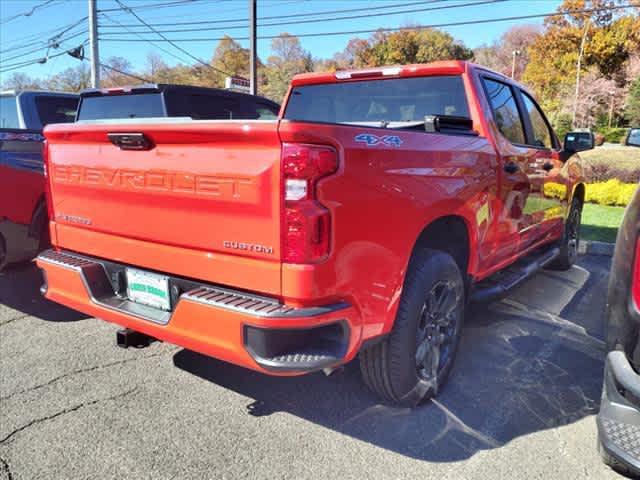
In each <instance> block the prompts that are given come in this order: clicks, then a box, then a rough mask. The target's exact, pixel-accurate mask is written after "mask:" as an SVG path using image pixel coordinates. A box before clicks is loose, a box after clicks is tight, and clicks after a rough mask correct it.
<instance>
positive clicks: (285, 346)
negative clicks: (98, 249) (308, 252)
mask: <svg viewBox="0 0 640 480" xmlns="http://www.w3.org/2000/svg"><path fill="white" fill-rule="evenodd" d="M38 261H41V262H43V263H49V264H52V265H56V266H59V267H63V268H65V269H69V270H73V271H75V272H77V273H78V274H79V276H80V278H81V280H82V283H83V284H84V287H85V289H86V291H87V293H88V295H89V297H90V299H91V302H92V303H94V304H96V305H98V306H100V307H104V308H107V309H110V310H114V311H116V312H119V313H122V314H125V315H130V316H133V317H135V318H138V319H142V320H146V321H149V322H152V323H155V324H159V325H163V326H165V325H166V326H168V325H170V321H171V318H172V315H173V314H174V312H175V310H176V308H177V305H178V303H179V302H182V301H186V302H189V303H197V304H200V305H203V306H207V307H214V308H220V309H224V310H227V311H232V312H234V313H236V314H240V315H245V316H246V317H247V322H248V324H247V325H245V330H244V334H243V336H244V343H245V345H244V346H245V349H246V350H247V351H248V353H249V354H250V355H251V356H252V357H253V359H254V361H256V362H257V363H258V364H259V365H260V366H261V367H263V368H264V369H266V370H272V371H312V370H319V369H322V368H327V367H331V366H334V365H337V364H339V363H341V362H342V361H343V358H344V355H345V354H346V352H347V346H348V344H349V339H350V335H349V326H348V324H347V322H346V321H344V320H346V318H347V317H348V316H350V315H353V311H352V308H351V306H350V305H349V304H348V303H344V302H340V303H335V304H330V305H324V306H317V307H306V308H294V307H290V306H287V305H284V304H282V303H280V302H278V300H276V299H273V298H269V297H262V296H258V295H254V294H250V293H246V292H241V291H235V290H232V289H229V288H226V287H219V286H217V285H216V286H213V285H209V284H202V283H199V282H195V281H192V280H186V279H182V278H178V277H170V282H175V283H174V284H175V285H176V286H179V287H180V291H181V292H183V293H181V294H180V295H179V297H178V298H177V299H176V303H174V304H173V308H172V311H164V310H160V309H157V308H154V307H148V306H146V305H141V304H139V303H135V302H132V301H131V300H128V299H127V298H126V296H125V295H123V294H121V295H118V294H116V290H118V289H117V288H114V285H113V284H112V282H111V281H110V276H114V273H116V275H115V276H117V273H119V272H121V271H123V270H124V268H125V265H121V264H116V263H114V262H109V261H106V260H101V259H95V258H90V257H85V256H83V255H79V254H76V253H72V252H63V251H54V250H47V251H45V252H42V253H41V254H40V255H39V256H38ZM47 288H48V286H47V284H46V275H45V285H44V286H43V288H42V291H43V293H46V292H47ZM119 291H122V290H119ZM339 311H340V312H344V314H342V313H337V312H339ZM211 316H212V319H215V316H216V314H215V310H212V313H211ZM320 316H322V317H323V318H324V317H326V318H327V322H331V321H333V323H328V324H327V325H324V326H323V325H322V324H321V325H319V326H313V327H311V326H308V327H305V326H304V325H305V322H304V321H303V320H304V319H305V318H309V319H310V320H314V319H312V318H311V317H320ZM251 318H254V319H255V321H256V322H264V321H266V320H270V319H273V320H278V319H280V320H283V319H286V320H288V319H291V320H294V321H295V319H300V322H294V323H291V327H293V328H283V327H282V326H278V327H270V328H264V327H258V326H255V327H253V326H251V323H252V320H251ZM257 325H259V323H258V324H257ZM294 325H296V326H295V327H294ZM250 330H251V331H252V332H253V336H252V337H251V338H253V339H256V340H258V341H257V342H256V343H255V344H252V343H251V342H250V340H251V338H250V337H249V335H248V332H249V331H250ZM261 331H264V334H263V335H262V337H260V338H258V337H257V336H256V332H258V333H259V332H261ZM265 335H266V336H265Z"/></svg>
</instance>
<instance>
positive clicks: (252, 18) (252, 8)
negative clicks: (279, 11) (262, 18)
mask: <svg viewBox="0 0 640 480" xmlns="http://www.w3.org/2000/svg"><path fill="white" fill-rule="evenodd" d="M256 13H257V12H256V0H249V93H251V95H257V93H258V65H257V63H258V62H257V59H258V55H257V53H256V44H257V41H256V40H257V39H256V30H257V29H256V17H257V15H256Z"/></svg>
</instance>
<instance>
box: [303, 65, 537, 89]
mask: <svg viewBox="0 0 640 480" xmlns="http://www.w3.org/2000/svg"><path fill="white" fill-rule="evenodd" d="M470 69H481V70H485V71H487V72H490V73H492V74H493V75H496V76H498V77H500V78H501V79H502V80H504V81H505V82H508V83H513V84H516V85H518V86H520V87H522V88H523V89H524V90H527V91H528V89H527V88H526V87H525V86H523V85H521V84H519V83H518V82H515V81H514V80H512V79H511V78H509V77H507V76H505V75H503V74H502V73H500V72H496V71H495V70H492V69H490V68H488V67H484V66H482V65H478V64H475V63H473V62H469V61H466V60H442V61H438V62H431V63H418V64H410V65H385V66H381V67H368V68H360V69H354V70H338V71H336V72H313V73H301V74H298V75H296V76H294V77H293V79H292V80H291V86H293V87H298V86H303V85H315V84H322V83H337V82H340V81H344V80H364V79H374V78H381V77H382V78H384V77H387V78H398V77H400V78H402V77H421V76H427V75H460V74H462V73H464V72H466V71H468V70H470Z"/></svg>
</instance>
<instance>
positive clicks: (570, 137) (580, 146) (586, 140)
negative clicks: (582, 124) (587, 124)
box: [564, 132, 596, 153]
mask: <svg viewBox="0 0 640 480" xmlns="http://www.w3.org/2000/svg"><path fill="white" fill-rule="evenodd" d="M595 145H596V138H595V135H594V134H593V133H591V132H569V133H567V134H566V135H565V136H564V151H565V152H567V153H569V152H570V153H576V152H583V151H585V150H591V149H592V148H593V147H595Z"/></svg>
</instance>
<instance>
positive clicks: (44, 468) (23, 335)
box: [0, 256, 619, 480]
mask: <svg viewBox="0 0 640 480" xmlns="http://www.w3.org/2000/svg"><path fill="white" fill-rule="evenodd" d="M609 261H610V259H609V257H604V256H585V257H582V259H581V260H580V262H579V265H577V266H575V267H574V268H572V269H571V270H570V271H568V272H554V271H545V272H542V273H540V274H538V275H537V276H536V277H534V278H533V279H531V280H530V281H528V282H527V283H526V284H524V285H523V286H522V287H520V288H519V289H517V290H516V291H514V292H513V293H512V294H511V295H509V296H508V297H507V298H505V299H504V300H502V301H500V302H496V303H493V304H491V305H488V306H477V305H475V306H472V307H471V309H470V312H469V314H468V316H467V319H466V326H465V329H464V333H463V339H462V343H461V346H460V352H459V354H458V359H457V361H456V364H455V367H454V370H453V372H452V377H451V379H450V381H449V383H448V384H447V386H446V387H445V388H444V389H443V391H442V392H441V394H440V396H439V397H438V399H437V400H436V401H433V402H430V403H427V404H425V405H423V406H421V407H419V408H417V409H414V410H410V409H406V408H395V407H391V406H387V405H384V404H381V403H380V402H379V401H378V399H377V398H376V397H375V396H374V395H373V394H371V393H369V392H368V391H367V389H366V387H365V386H364V385H363V383H362V381H361V380H360V376H359V368H358V364H357V362H352V363H351V364H349V365H347V366H346V367H345V368H344V369H343V370H342V371H340V372H338V373H336V374H334V375H332V376H330V377H325V376H324V375H323V374H321V373H318V374H313V375H309V376H305V377H298V378H275V377H268V376H264V375H261V374H258V373H255V372H252V371H249V370H244V369H242V368H238V367H235V366H233V365H229V364H226V363H223V362H220V361H217V360H214V359H211V358H207V357H205V356H202V355H199V354H196V353H193V352H190V351H187V350H184V349H182V348H179V347H176V346H172V345H167V344H161V343H155V344H153V345H152V346H150V347H149V348H146V349H139V350H137V349H128V350H123V349H120V348H117V347H116V346H115V331H116V327H115V326H113V325H110V324H108V323H106V322H103V321H99V320H96V319H92V318H87V317H86V316H85V315H83V314H81V313H78V312H74V311H72V310H68V309H66V308H64V307H61V306H58V305H55V304H53V303H51V302H48V301H47V300H44V299H42V298H41V297H40V295H39V293H38V288H39V286H40V283H41V280H40V275H39V272H38V270H37V269H36V268H35V267H34V266H32V265H26V266H21V267H15V268H12V269H10V270H9V271H7V272H5V273H3V274H0V478H2V479H13V480H18V479H85V478H86V479H89V478H91V479H111V478H113V479H116V478H118V479H125V478H126V479H138V478H141V479H146V478H149V479H151V478H153V479H172V478H173V479H208V478H212V479H213V478H225V479H237V478H252V479H253V478H260V479H263V478H264V479H325V478H326V479H351V478H353V479H377V478H389V479H405V478H407V479H409V478H416V479H418V478H419V479H422V480H424V479H431V478H433V479H452V480H453V479H456V480H457V479H537V478H540V479H545V480H546V479H573V478H576V479H583V478H592V479H598V480H601V479H610V478H619V476H618V475H617V474H615V473H614V472H613V471H611V470H609V469H608V468H607V467H605V466H604V465H603V464H602V463H601V461H600V458H599V456H598V453H597V450H596V426H595V414H596V413H597V411H598V404H599V399H600V392H601V386H602V368H603V358H604V343H603V341H602V339H603V333H604V331H603V330H604V325H603V310H604V303H605V292H606V283H607V275H608V269H609Z"/></svg>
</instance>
